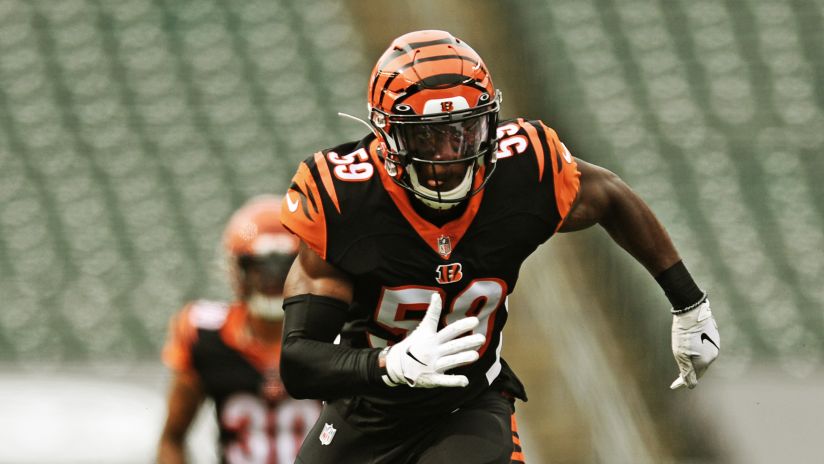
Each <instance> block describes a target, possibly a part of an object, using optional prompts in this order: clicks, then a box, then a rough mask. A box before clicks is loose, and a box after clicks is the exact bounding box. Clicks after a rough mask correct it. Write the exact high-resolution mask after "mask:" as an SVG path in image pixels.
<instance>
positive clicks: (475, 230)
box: [281, 119, 580, 416]
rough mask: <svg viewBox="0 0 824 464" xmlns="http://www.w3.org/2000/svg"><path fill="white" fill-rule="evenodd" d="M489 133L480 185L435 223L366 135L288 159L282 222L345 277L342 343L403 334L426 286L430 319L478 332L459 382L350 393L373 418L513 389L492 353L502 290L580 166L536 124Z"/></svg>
mask: <svg viewBox="0 0 824 464" xmlns="http://www.w3.org/2000/svg"><path fill="white" fill-rule="evenodd" d="M498 137H499V140H500V141H499V149H498V153H497V158H498V159H497V167H496V171H495V173H494V175H493V176H492V177H491V179H490V180H489V183H488V184H487V186H486V187H485V188H484V189H483V190H481V192H479V193H478V194H476V195H474V196H473V197H471V198H470V199H469V200H467V202H468V203H467V204H466V206H465V210H464V212H463V213H462V214H461V216H459V217H458V218H456V219H454V220H452V221H450V222H447V223H446V224H443V225H442V226H438V225H435V224H432V223H430V222H428V221H427V220H425V219H424V218H422V217H421V216H420V215H418V214H417V213H416V211H415V208H414V206H413V204H412V202H413V201H416V200H414V199H413V198H411V196H410V194H408V193H407V191H406V190H404V189H402V188H401V187H400V186H398V185H396V184H395V183H394V181H393V180H392V179H391V178H390V177H389V176H388V174H387V172H386V170H385V169H384V166H383V163H382V162H381V160H380V158H379V157H378V155H377V153H376V148H377V140H376V139H375V137H374V136H372V135H370V136H367V137H366V138H364V139H362V140H361V141H359V142H352V143H348V144H344V145H340V146H338V147H335V148H333V149H330V150H325V151H322V152H318V153H316V154H315V155H314V156H312V157H309V158H308V159H306V160H305V161H304V162H302V163H301V164H300V166H299V167H298V171H297V173H296V174H295V176H294V178H293V181H292V184H291V186H290V188H289V190H288V192H287V193H286V195H285V196H284V200H283V207H282V213H281V214H282V216H281V218H282V221H283V224H284V225H285V226H286V227H287V228H288V229H289V230H290V231H292V232H293V233H295V234H296V235H298V236H299V237H300V238H301V239H302V240H303V241H304V242H305V243H306V244H307V245H308V246H309V247H310V248H312V250H314V251H315V252H316V253H317V254H318V255H319V256H320V257H321V258H323V259H324V260H326V261H327V262H329V263H331V264H332V265H334V266H335V267H337V268H338V269H341V270H342V271H344V272H346V273H347V274H348V275H349V276H350V278H351V279H352V281H353V282H354V298H353V304H352V305H351V307H350V310H349V314H348V322H347V323H346V325H345V326H344V329H343V332H342V333H341V344H343V345H347V346H351V347H358V348H365V347H373V348H377V347H384V346H387V345H388V344H392V343H395V342H397V341H399V340H401V339H403V338H404V337H405V336H406V335H407V334H408V333H409V332H410V331H412V330H413V329H414V328H415V327H416V326H417V325H418V323H419V322H420V320H421V319H422V317H423V314H424V312H425V310H426V308H427V305H428V303H429V300H430V296H431V294H432V293H433V292H438V293H439V294H440V295H441V297H442V300H443V311H442V313H441V323H440V326H441V327H443V326H444V325H446V324H448V323H450V322H453V321H455V320H458V319H460V318H463V317H467V316H476V317H478V319H479V320H480V324H479V325H478V327H477V328H476V329H475V332H477V333H481V334H483V335H484V336H485V337H486V343H485V344H484V345H483V346H482V347H481V348H480V349H479V353H480V359H479V360H478V361H476V362H475V363H472V364H470V365H467V366H463V367H460V368H457V369H454V370H452V371H450V373H455V374H463V375H466V376H467V378H468V379H469V381H470V383H469V386H468V387H466V388H436V389H412V388H405V387H399V388H391V389H390V388H389V387H387V389H386V390H387V391H386V392H382V393H385V394H380V393H374V392H369V394H366V395H364V397H361V398H359V399H358V403H359V405H360V407H361V408H362V409H363V408H366V409H368V410H371V411H374V412H375V413H376V414H378V415H384V416H397V415H400V416H418V415H425V414H436V413H448V412H450V411H453V410H455V409H456V408H458V407H460V406H461V404H462V403H463V402H465V401H468V400H470V399H472V398H474V397H475V396H477V395H478V394H480V393H481V392H482V391H484V390H485V389H487V388H489V386H490V385H493V384H494V385H495V386H497V387H498V388H500V389H502V390H510V391H509V393H511V394H514V395H515V396H521V397H523V396H524V393H523V391H522V387H520V382H518V381H517V379H516V378H515V376H514V374H512V373H511V372H510V371H509V369H508V367H507V366H506V363H504V362H502V360H501V357H500V353H501V341H502V340H501V331H502V329H503V327H504V324H505V323H506V319H507V311H508V309H507V307H506V297H507V295H509V294H510V293H511V292H512V291H513V289H514V288H515V283H516V282H517V280H518V272H519V269H520V267H521V264H522V263H523V261H524V260H525V259H526V258H527V256H529V255H530V254H531V253H532V252H533V251H534V250H535V249H536V248H537V247H538V245H540V244H542V243H543V242H545V241H546V240H547V239H549V237H551V236H552V235H553V234H554V233H555V232H556V230H557V229H558V228H559V227H560V224H561V223H562V221H563V219H564V218H565V217H566V215H567V213H568V212H569V210H570V208H571V207H572V203H573V201H574V200H575V198H576V196H577V193H578V188H579V184H580V182H579V177H580V173H579V172H578V169H577V165H576V162H575V160H574V159H573V158H572V156H571V155H570V154H569V151H567V149H566V147H565V146H564V145H563V144H562V143H561V142H560V140H559V139H558V137H557V135H556V134H555V132H554V131H553V130H552V129H550V128H548V127H547V126H545V125H544V124H543V123H541V122H540V121H525V120H522V119H517V120H511V121H505V122H502V123H501V124H500V125H499V126H498ZM478 180H479V179H476V181H478ZM496 379H497V380H498V381H497V382H496ZM502 379H507V382H503V385H502ZM513 390H515V391H513ZM518 390H521V391H518ZM364 404H365V406H364Z"/></svg>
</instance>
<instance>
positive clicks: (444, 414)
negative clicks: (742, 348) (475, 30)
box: [281, 30, 720, 464]
mask: <svg viewBox="0 0 824 464" xmlns="http://www.w3.org/2000/svg"><path fill="white" fill-rule="evenodd" d="M367 98H368V101H369V125H370V126H371V129H372V133H371V134H369V135H367V136H365V137H364V138H363V139H361V140H359V141H354V142H350V143H345V144H342V145H339V146H337V147H335V148H332V149H329V150H323V151H321V152H318V153H316V154H315V155H314V156H311V157H309V158H308V159H306V160H305V161H304V162H303V163H301V164H300V165H299V167H298V169H297V173H296V174H295V176H294V178H293V182H292V184H291V187H290V188H289V189H288V191H287V193H286V196H285V198H284V202H283V215H282V219H283V223H284V225H285V226H286V227H287V228H288V229H289V230H290V231H292V232H293V233H295V234H296V235H297V236H298V237H300V239H301V245H300V250H299V252H298V257H297V259H296V261H295V264H294V265H293V266H292V269H291V271H290V272H289V276H288V277H287V280H286V287H285V291H284V297H285V300H284V309H285V312H286V318H285V322H284V339H283V354H282V358H281V373H282V375H283V379H284V383H285V385H286V388H287V390H288V391H289V392H290V393H291V394H293V395H294V396H296V397H300V398H320V399H324V400H326V401H327V403H326V405H325V406H324V408H323V411H322V413H321V417H320V418H319V420H318V422H317V423H316V424H315V426H314V428H313V429H312V430H311V431H310V432H309V435H308V436H307V438H306V441H305V442H304V444H303V446H302V449H301V451H300V454H299V455H298V458H297V462H300V463H308V464H326V463H335V464H341V463H358V464H360V463H393V464H395V463H418V464H421V463H447V462H450V463H451V462H460V463H509V462H520V461H522V460H523V456H522V454H521V453H520V449H519V448H518V447H517V441H516V440H515V439H516V438H517V432H516V429H515V426H514V416H513V411H514V407H513V404H514V401H515V399H522V400H525V399H526V394H525V392H524V388H523V386H522V385H521V382H520V381H519V380H518V378H517V377H516V376H515V374H514V373H513V372H512V370H511V369H510V368H509V366H508V365H507V364H506V362H505V361H504V360H503V359H501V356H500V354H501V342H502V340H501V331H502V329H503V327H504V324H505V323H506V319H507V313H508V308H507V300H506V299H507V295H509V293H510V292H511V291H512V289H513V288H514V287H515V283H516V281H517V278H518V272H519V269H520V267H521V264H522V263H523V261H524V260H525V259H526V258H527V256H529V255H530V254H531V253H532V252H533V251H534V250H535V249H536V248H537V247H538V246H539V245H541V244H542V243H544V242H545V241H547V240H548V239H549V238H550V237H551V236H552V235H553V234H554V233H556V232H570V231H575V230H580V229H584V228H586V227H590V226H592V225H594V224H599V225H601V226H602V227H603V228H605V229H606V230H607V232H609V234H610V235H611V237H612V238H613V239H614V240H615V242H617V243H618V245H620V246H621V247H623V248H624V249H626V250H627V251H628V252H629V253H630V254H631V255H632V256H633V257H635V259H637V260H638V261H639V262H640V263H641V264H642V265H643V266H645V267H646V269H647V270H648V271H649V272H650V273H651V274H652V276H654V277H655V278H656V279H657V281H658V283H659V284H660V285H661V287H662V288H663V290H664V292H665V294H666V296H667V297H668V298H669V300H670V302H671V303H672V307H673V309H672V312H673V314H674V316H673V317H674V321H673V326H672V349H673V351H674V354H675V357H676V360H677V363H678V367H679V371H680V375H679V376H678V378H677V379H676V381H675V382H674V383H673V385H672V388H679V387H682V386H686V387H689V388H692V387H694V386H695V385H696V383H697V381H698V380H697V379H698V377H700V376H701V375H702V374H703V373H704V371H705V370H706V368H707V366H708V365H709V364H710V363H711V362H712V361H713V360H714V359H715V357H716V356H717V355H718V348H719V346H720V341H719V338H718V331H717V329H716V325H715V321H714V319H713V316H712V313H711V312H710V306H709V300H708V299H707V295H706V294H705V293H704V292H703V291H702V290H701V289H700V288H699V287H698V286H697V285H696V283H695V282H694V281H693V279H692V277H690V274H689V272H688V271H687V269H686V267H685V266H684V264H683V263H682V261H681V258H680V257H679V255H678V253H677V251H676V249H675V247H674V246H673V244H672V241H671V240H670V238H669V236H668V234H667V232H666V231H665V229H664V228H663V227H662V225H661V224H660V223H659V222H658V220H657V219H656V217H655V216H654V215H653V213H652V212H651V211H650V208H649V207H647V205H646V204H645V203H644V202H643V201H642V200H641V199H640V198H639V197H638V196H637V195H636V194H635V193H634V192H633V191H632V190H631V189H630V188H629V187H628V186H627V185H626V184H625V183H624V182H623V181H622V180H621V179H619V178H618V177H617V176H616V175H615V174H613V173H611V172H610V171H608V170H606V169H603V168H600V167H598V166H595V165H593V164H590V163H587V162H585V161H583V160H581V159H577V158H574V157H573V156H572V155H571V153H570V151H569V150H568V149H567V147H566V146H564V144H563V143H562V142H561V141H560V139H559V138H558V135H557V134H556V133H555V131H553V130H552V129H551V128H549V127H547V126H546V125H545V124H543V123H542V122H541V121H537V120H525V119H513V120H508V121H499V120H498V112H499V109H500V105H501V94H500V92H499V91H498V90H496V88H495V86H494V85H493V83H492V79H491V77H490V75H489V72H488V70H487V68H486V66H485V65H484V63H483V61H482V60H481V57H480V56H478V54H477V53H476V52H475V51H474V50H473V49H472V48H470V47H469V45H467V44H466V43H465V42H463V41H461V40H459V39H457V38H455V37H453V36H452V35H451V34H449V33H447V32H444V31H433V30H429V31H418V32H412V33H409V34H406V35H403V36H401V37H399V38H397V39H395V41H394V42H392V44H391V45H390V46H389V48H388V49H387V50H386V52H385V53H384V54H383V56H381V57H380V59H379V60H378V62H377V64H376V66H375V68H374V71H373V73H372V75H371V77H370V79H369V84H368V93H367ZM338 334H340V340H339V342H338V343H334V342H333V341H334V340H335V338H336V336H338ZM702 339H703V340H702ZM514 438H515V439H514Z"/></svg>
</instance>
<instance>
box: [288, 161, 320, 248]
mask: <svg viewBox="0 0 824 464" xmlns="http://www.w3.org/2000/svg"><path fill="white" fill-rule="evenodd" d="M280 220H281V222H282V223H283V226H284V227H286V228H287V229H289V231H290V232H292V233H293V234H295V235H297V236H298V237H300V239H301V240H303V242H304V243H306V245H308V246H309V247H310V248H311V249H312V250H314V251H315V253H317V254H318V255H319V256H320V257H321V258H323V259H326V216H325V215H324V212H323V202H322V201H321V198H320V192H319V191H318V186H317V185H316V184H315V180H314V178H313V177H312V173H311V171H310V170H309V166H307V165H306V163H305V162H304V163H300V166H298V172H297V173H296V174H295V177H293V178H292V185H291V186H290V187H289V190H288V191H287V192H286V195H284V196H283V205H282V207H281V210H280Z"/></svg>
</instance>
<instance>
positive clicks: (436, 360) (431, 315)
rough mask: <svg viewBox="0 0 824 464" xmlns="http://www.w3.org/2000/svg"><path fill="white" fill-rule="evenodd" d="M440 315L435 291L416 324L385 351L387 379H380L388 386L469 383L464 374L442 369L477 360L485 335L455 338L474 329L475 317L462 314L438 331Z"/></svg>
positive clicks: (439, 300) (438, 301) (424, 386)
mask: <svg viewBox="0 0 824 464" xmlns="http://www.w3.org/2000/svg"><path fill="white" fill-rule="evenodd" d="M440 318H441V297H440V295H438V293H433V294H432V299H431V300H430V302H429V307H428V308H427V309H426V314H425V315H424V316H423V320H422V321H421V323H420V324H418V327H417V328H415V330H414V331H412V333H410V334H409V335H407V337H406V338H404V339H403V340H401V341H400V342H398V343H396V344H394V345H392V346H391V347H390V348H389V350H388V351H387V353H386V372H387V374H388V378H387V376H384V378H383V381H384V382H385V383H386V384H387V385H390V386H395V385H400V384H407V385H409V386H410V387H416V388H434V387H465V386H467V385H469V380H468V379H467V378H466V376H465V375H453V374H444V372H445V371H448V370H449V369H453V368H455V367H458V366H463V365H466V364H470V363H473V362H475V361H477V360H478V356H479V355H478V348H480V347H481V345H483V344H484V342H485V341H486V337H484V336H483V335H481V334H472V335H468V336H465V337H460V338H457V337H458V336H459V335H461V334H463V333H465V332H468V331H470V330H472V329H474V328H475V327H476V326H477V325H478V318H477V317H465V318H463V319H459V320H457V321H455V322H453V323H451V324H449V325H447V326H446V327H444V328H443V329H441V330H440V331H438V321H439V320H440Z"/></svg>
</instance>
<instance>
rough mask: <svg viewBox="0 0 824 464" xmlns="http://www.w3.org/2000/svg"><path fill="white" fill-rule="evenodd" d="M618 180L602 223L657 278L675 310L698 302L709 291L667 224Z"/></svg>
mask: <svg viewBox="0 0 824 464" xmlns="http://www.w3.org/2000/svg"><path fill="white" fill-rule="evenodd" d="M616 179H617V178H616ZM616 182H618V184H617V185H615V186H614V187H613V188H614V189H615V191H617V192H618V194H615V195H613V199H612V201H611V208H610V211H609V213H608V214H606V215H605V216H604V219H603V220H602V221H601V225H602V226H603V227H604V229H606V230H607V232H609V234H610V236H612V238H613V239H614V240H615V241H616V242H617V243H618V244H619V245H621V247H622V248H624V249H625V250H627V251H628V252H629V253H630V254H631V255H632V256H633V257H634V258H635V259H637V260H638V262H640V263H641V264H643V265H644V267H645V268H647V270H648V271H649V272H650V274H652V275H653V277H655V279H656V281H657V282H658V284H659V285H660V286H661V288H662V289H663V290H664V293H665V295H666V296H667V298H668V299H669V301H670V303H672V306H673V308H674V309H676V310H679V309H684V308H688V307H691V306H693V305H695V304H696V303H698V302H699V301H700V300H701V299H702V298H703V297H704V296H705V294H704V292H703V291H702V290H700V289H699V288H698V285H696V283H695V282H694V281H693V279H692V276H691V275H690V274H689V272H688V271H687V268H686V266H685V265H684V264H683V262H681V258H680V257H679V256H678V252H677V251H676V249H675V245H674V244H673V243H672V239H670V236H669V234H668V233H667V231H666V230H665V229H664V226H663V225H661V223H660V222H659V221H658V219H657V218H656V217H655V215H654V214H653V212H652V210H650V208H649V206H647V204H646V203H645V202H644V201H643V200H642V199H641V198H640V197H639V196H638V195H637V194H635V192H633V191H632V190H631V189H630V188H629V187H628V186H627V185H626V184H625V183H624V182H623V181H621V180H620V179H617V180H616Z"/></svg>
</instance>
